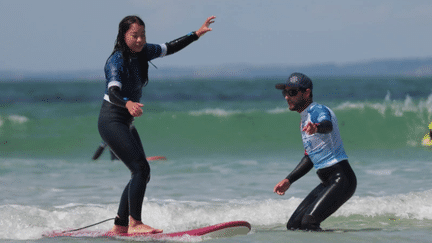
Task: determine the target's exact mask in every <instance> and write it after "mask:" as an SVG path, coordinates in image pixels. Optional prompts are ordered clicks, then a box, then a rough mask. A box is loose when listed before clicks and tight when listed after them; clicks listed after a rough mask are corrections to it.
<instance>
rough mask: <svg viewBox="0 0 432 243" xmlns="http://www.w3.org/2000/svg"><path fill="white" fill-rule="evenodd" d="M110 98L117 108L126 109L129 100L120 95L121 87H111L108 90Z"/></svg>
mask: <svg viewBox="0 0 432 243" xmlns="http://www.w3.org/2000/svg"><path fill="white" fill-rule="evenodd" d="M108 96H109V99H110V101H111V103H113V104H114V105H116V106H120V107H126V102H128V99H125V98H123V97H122V96H121V94H120V87H118V86H111V87H109V88H108Z"/></svg>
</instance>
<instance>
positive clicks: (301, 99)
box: [282, 87, 310, 113]
mask: <svg viewBox="0 0 432 243" xmlns="http://www.w3.org/2000/svg"><path fill="white" fill-rule="evenodd" d="M309 93H310V89H307V90H300V89H299V88H294V87H286V88H285V89H284V90H282V95H283V96H284V98H285V100H286V101H287V103H288V108H289V109H290V110H291V111H297V112H298V113H300V112H302V111H303V110H304V109H306V104H307V102H308V96H309Z"/></svg>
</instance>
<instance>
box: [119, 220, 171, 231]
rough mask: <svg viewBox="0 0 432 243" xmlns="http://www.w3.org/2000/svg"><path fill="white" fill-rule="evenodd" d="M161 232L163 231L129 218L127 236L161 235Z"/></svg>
mask: <svg viewBox="0 0 432 243" xmlns="http://www.w3.org/2000/svg"><path fill="white" fill-rule="evenodd" d="M162 232H163V230H161V229H155V228H153V227H150V226H148V225H146V224H143V223H142V222H141V221H138V220H135V219H134V218H132V217H129V228H128V231H127V233H128V234H134V233H149V234H158V233H162Z"/></svg>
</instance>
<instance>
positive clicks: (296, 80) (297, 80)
mask: <svg viewBox="0 0 432 243" xmlns="http://www.w3.org/2000/svg"><path fill="white" fill-rule="evenodd" d="M298 82H299V78H298V77H297V76H293V77H291V78H290V83H295V84H297V83H298Z"/></svg>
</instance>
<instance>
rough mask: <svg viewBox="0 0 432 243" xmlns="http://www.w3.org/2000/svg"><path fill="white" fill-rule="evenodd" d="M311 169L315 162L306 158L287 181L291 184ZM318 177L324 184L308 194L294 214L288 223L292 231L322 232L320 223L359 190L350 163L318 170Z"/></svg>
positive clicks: (346, 161)
mask: <svg viewBox="0 0 432 243" xmlns="http://www.w3.org/2000/svg"><path fill="white" fill-rule="evenodd" d="M312 167H313V163H312V161H311V160H310V158H309V156H307V155H305V156H304V157H303V159H302V160H301V161H300V163H299V165H298V166H297V167H296V168H295V169H294V170H293V171H292V172H291V174H290V175H288V176H287V179H288V180H289V181H290V183H291V184H292V183H294V182H295V181H296V180H297V179H299V178H300V177H302V176H303V175H305V174H306V173H307V172H309V171H310V170H311V169H312ZM317 175H318V177H319V178H320V180H321V183H320V184H319V185H318V186H317V187H315V189H314V190H312V191H311V192H310V193H309V195H308V196H307V197H306V198H305V199H304V200H303V201H302V202H301V203H300V205H299V206H298V207H297V209H296V210H295V212H294V213H293V214H292V216H291V218H290V219H289V221H288V223H287V228H288V229H289V230H296V229H301V230H317V231H319V230H321V228H320V224H321V222H322V221H324V220H325V219H326V218H328V217H329V216H330V215H331V214H333V213H334V212H335V211H336V210H337V209H338V208H340V207H341V206H342V205H343V204H344V203H345V202H346V201H348V199H349V198H351V196H352V195H353V194H354V192H355V190H356V187H357V179H356V176H355V174H354V171H353V170H352V169H351V166H350V165H349V163H348V160H343V161H341V162H339V163H337V164H334V165H332V166H330V167H327V168H323V169H319V170H317Z"/></svg>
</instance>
